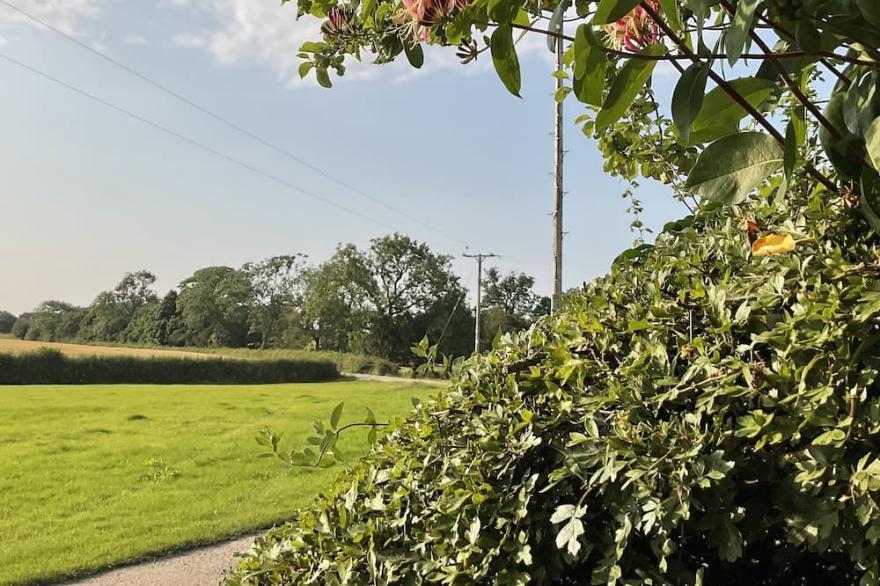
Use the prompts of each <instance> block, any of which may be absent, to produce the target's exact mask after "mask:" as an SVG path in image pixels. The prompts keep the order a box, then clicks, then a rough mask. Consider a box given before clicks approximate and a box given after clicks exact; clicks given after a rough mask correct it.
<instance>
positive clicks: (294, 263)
mask: <svg viewBox="0 0 880 586" xmlns="http://www.w3.org/2000/svg"><path fill="white" fill-rule="evenodd" d="M305 259H306V257H305V256H304V255H302V254H295V255H282V256H273V257H270V258H267V259H265V260H262V261H260V262H255V263H247V264H245V265H244V266H243V267H242V271H244V272H245V273H246V274H247V276H248V279H249V280H250V288H251V308H250V315H249V322H250V327H251V331H252V332H255V333H256V334H258V335H259V338H260V347H261V348H266V347H267V346H269V345H272V344H273V343H274V342H275V337H276V336H278V335H280V332H281V329H282V328H283V327H284V321H285V320H284V317H285V314H286V313H288V312H290V311H291V310H292V309H293V306H294V305H295V304H296V305H299V304H300V303H301V301H300V300H299V299H298V298H299V297H301V290H302V287H303V277H304V272H305Z"/></svg>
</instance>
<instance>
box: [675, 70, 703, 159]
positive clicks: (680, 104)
mask: <svg viewBox="0 0 880 586" xmlns="http://www.w3.org/2000/svg"><path fill="white" fill-rule="evenodd" d="M708 79H709V67H708V66H707V65H706V64H705V63H694V64H693V65H691V66H690V67H688V68H687V69H686V70H685V71H684V73H682V74H681V77H680V78H679V80H678V83H677V84H676V85H675V91H674V92H673V93H672V120H673V122H675V126H676V127H677V128H678V132H679V134H680V135H681V138H682V140H683V141H684V144H687V143H688V142H689V141H690V136H691V125H692V124H693V122H694V119H695V118H696V117H697V116H698V115H699V113H700V108H701V107H702V105H703V98H704V97H705V93H706V82H707V81H708Z"/></svg>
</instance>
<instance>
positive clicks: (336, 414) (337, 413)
mask: <svg viewBox="0 0 880 586" xmlns="http://www.w3.org/2000/svg"><path fill="white" fill-rule="evenodd" d="M344 406H345V403H340V404H339V405H337V406H336V407H334V408H333V413H331V414H330V427H332V428H333V429H336V428H337V426H338V425H339V418H340V417H342V408H343V407H344Z"/></svg>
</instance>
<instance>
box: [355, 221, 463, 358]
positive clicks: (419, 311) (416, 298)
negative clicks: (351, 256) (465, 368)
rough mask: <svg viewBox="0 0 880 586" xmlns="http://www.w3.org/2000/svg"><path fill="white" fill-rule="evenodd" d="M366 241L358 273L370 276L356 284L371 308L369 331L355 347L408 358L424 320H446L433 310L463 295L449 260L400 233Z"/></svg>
mask: <svg viewBox="0 0 880 586" xmlns="http://www.w3.org/2000/svg"><path fill="white" fill-rule="evenodd" d="M370 244H371V245H370V249H369V251H367V252H366V253H365V254H364V256H363V263H364V266H365V267H366V268H367V273H361V274H369V280H367V281H366V282H362V283H360V286H361V288H362V290H363V293H364V296H365V298H366V301H367V306H368V308H369V310H370V314H369V321H370V328H369V332H370V335H369V337H367V338H366V339H365V340H363V342H362V347H361V348H360V349H361V350H363V351H365V352H367V353H370V354H376V355H378V356H382V357H385V358H389V359H392V360H397V361H401V362H409V361H412V355H411V352H410V347H411V346H412V345H413V344H415V343H416V342H418V341H419V340H420V339H421V338H422V337H423V336H424V335H425V330H424V324H425V322H426V321H427V322H432V321H436V320H439V319H445V318H446V316H447V315H448V313H446V314H444V315H443V316H442V317H440V316H439V312H438V309H441V308H443V309H450V310H451V307H452V305H453V304H454V303H455V300H456V299H458V298H459V297H461V296H462V288H461V285H460V284H459V279H458V277H456V276H455V275H454V274H453V273H452V265H451V260H452V259H451V257H449V256H446V255H440V254H435V253H433V252H431V250H430V248H429V247H428V245H427V244H424V243H420V242H417V241H415V240H413V239H411V238H409V237H407V236H403V235H401V234H392V235H389V236H385V237H383V238H376V239H374V240H371V241H370ZM458 350H464V349H463V348H459V349H458Z"/></svg>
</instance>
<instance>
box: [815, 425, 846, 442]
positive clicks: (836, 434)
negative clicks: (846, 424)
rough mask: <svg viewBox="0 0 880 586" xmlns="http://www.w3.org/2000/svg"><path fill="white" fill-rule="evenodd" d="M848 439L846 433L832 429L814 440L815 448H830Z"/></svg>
mask: <svg viewBox="0 0 880 586" xmlns="http://www.w3.org/2000/svg"><path fill="white" fill-rule="evenodd" d="M845 439H846V433H845V432H844V431H843V430H842V429H832V430H829V431H826V432H825V433H823V434H820V435H819V436H818V437H816V439H814V440H813V445H814V446H830V445H832V444H837V443H840V442H842V441H843V440H845Z"/></svg>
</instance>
